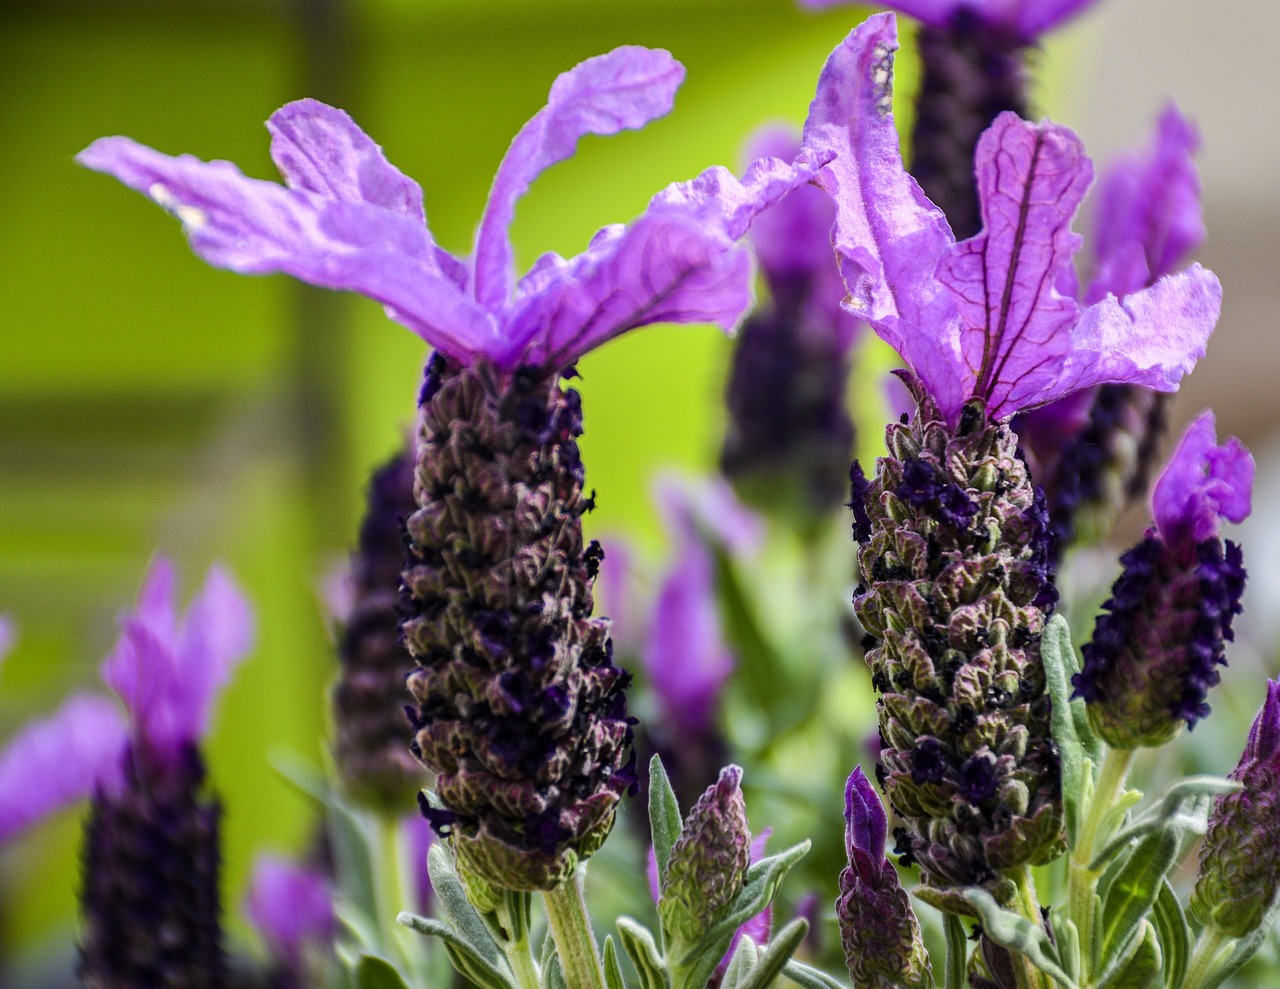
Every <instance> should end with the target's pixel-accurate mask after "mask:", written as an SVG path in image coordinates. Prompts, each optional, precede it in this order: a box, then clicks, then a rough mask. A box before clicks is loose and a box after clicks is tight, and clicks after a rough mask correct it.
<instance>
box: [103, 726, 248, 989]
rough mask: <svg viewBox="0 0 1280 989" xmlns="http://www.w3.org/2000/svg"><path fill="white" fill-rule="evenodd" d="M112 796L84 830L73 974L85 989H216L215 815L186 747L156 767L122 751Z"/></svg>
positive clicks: (195, 756) (220, 965)
mask: <svg viewBox="0 0 1280 989" xmlns="http://www.w3.org/2000/svg"><path fill="white" fill-rule="evenodd" d="M125 766H126V780H125V785H124V789H123V791H122V792H120V793H119V794H115V795H107V794H105V793H101V792H100V793H98V794H97V795H96V796H95V797H94V799H93V805H92V809H91V811H90V816H89V821H88V824H87V825H86V829H85V846H84V887H83V890H82V892H81V910H82V915H83V917H82V920H83V922H82V933H81V938H80V963H79V974H80V978H81V981H82V982H83V984H84V985H85V986H86V987H89V989H133V987H142V986H156V987H167V986H174V987H177V986H182V987H183V989H219V987H221V986H224V985H225V984H226V976H227V971H226V959H225V957H224V955H223V948H222V930H221V922H220V908H219V895H218V875H219V871H220V867H221V859H220V855H219V846H218V827H219V819H220V817H221V813H222V811H221V807H220V806H219V804H218V802H217V801H216V800H214V799H212V798H210V797H209V796H207V795H206V794H205V793H204V781H205V770H204V764H203V762H202V761H201V759H200V755H199V753H198V752H197V750H196V748H195V746H194V745H192V744H188V745H187V746H185V747H184V749H183V751H182V752H181V754H180V756H179V758H178V759H177V760H175V761H166V762H164V763H163V764H160V763H155V762H154V761H153V760H149V759H148V758H147V756H146V753H142V752H130V753H129V754H128V755H127V757H126V759H125Z"/></svg>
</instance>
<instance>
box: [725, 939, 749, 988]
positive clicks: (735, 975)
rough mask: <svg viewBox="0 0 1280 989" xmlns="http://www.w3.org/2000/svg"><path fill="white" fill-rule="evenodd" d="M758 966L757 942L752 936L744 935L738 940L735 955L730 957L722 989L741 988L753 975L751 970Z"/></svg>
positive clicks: (734, 950)
mask: <svg viewBox="0 0 1280 989" xmlns="http://www.w3.org/2000/svg"><path fill="white" fill-rule="evenodd" d="M755 967H756V943H755V942H754V941H752V940H751V938H749V937H746V936H743V937H742V938H740V939H739V940H738V946H737V947H736V948H734V949H733V956H732V957H731V958H730V959H729V965H728V967H727V968H726V969H725V972H724V981H722V982H721V983H720V985H721V989H741V987H742V985H743V984H744V983H745V982H746V980H747V979H748V978H750V977H751V971H752V969H754V968H755Z"/></svg>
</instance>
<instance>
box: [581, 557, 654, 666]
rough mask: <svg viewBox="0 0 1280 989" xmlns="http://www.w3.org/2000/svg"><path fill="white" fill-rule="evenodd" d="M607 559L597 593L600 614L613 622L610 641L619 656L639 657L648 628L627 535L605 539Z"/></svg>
mask: <svg viewBox="0 0 1280 989" xmlns="http://www.w3.org/2000/svg"><path fill="white" fill-rule="evenodd" d="M600 544H601V546H602V547H603V548H604V559H603V560H601V561H600V576H599V578H598V579H597V580H596V585H595V588H594V590H593V594H594V597H595V601H596V606H597V607H596V613H597V614H599V615H601V616H602V617H604V618H608V619H609V638H610V639H612V641H613V648H614V652H615V653H617V654H618V655H619V656H638V655H640V651H641V649H642V648H643V642H644V638H645V635H646V634H647V629H646V628H645V622H644V619H643V618H642V617H641V614H642V610H641V606H640V604H639V599H640V595H641V587H640V579H639V578H640V571H639V567H638V565H637V563H636V560H635V550H634V548H633V547H632V545H631V543H630V542H628V541H627V539H626V537H625V536H608V537H602V538H601V540H600Z"/></svg>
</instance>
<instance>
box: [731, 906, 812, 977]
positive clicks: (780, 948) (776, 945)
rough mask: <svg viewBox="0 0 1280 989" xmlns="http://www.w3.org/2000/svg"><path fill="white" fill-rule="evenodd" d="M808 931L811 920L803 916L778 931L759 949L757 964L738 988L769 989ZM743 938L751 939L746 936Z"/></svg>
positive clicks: (744, 939)
mask: <svg viewBox="0 0 1280 989" xmlns="http://www.w3.org/2000/svg"><path fill="white" fill-rule="evenodd" d="M807 933H809V922H808V921H807V920H805V919H804V918H803V917H797V918H796V919H795V920H793V921H791V923H789V924H787V926H786V927H784V928H783V929H782V930H780V931H778V932H777V933H776V934H775V935H774V936H773V938H772V940H770V942H769V944H768V945H767V946H766V947H765V948H764V949H763V950H759V949H757V952H756V961H755V966H754V967H753V968H752V969H751V972H750V974H749V975H748V976H747V978H746V979H744V980H743V981H742V982H740V983H739V984H738V989H767V987H768V986H771V985H772V984H773V980H774V979H776V978H777V977H778V976H779V975H780V974H781V973H782V971H783V969H784V968H785V967H786V965H787V962H788V961H790V960H791V956H792V955H794V954H795V953H796V949H798V948H799V947H800V942H802V941H803V940H804V936H805V935H806V934H807ZM742 940H743V941H749V940H751V939H750V938H747V937H744V938H743V939H742ZM739 943H742V942H739Z"/></svg>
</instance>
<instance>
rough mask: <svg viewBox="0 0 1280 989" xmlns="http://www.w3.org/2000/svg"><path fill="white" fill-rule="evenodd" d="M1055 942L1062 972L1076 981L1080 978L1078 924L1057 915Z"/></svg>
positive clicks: (1054, 928)
mask: <svg viewBox="0 0 1280 989" xmlns="http://www.w3.org/2000/svg"><path fill="white" fill-rule="evenodd" d="M1053 940H1054V944H1055V945H1056V946H1057V949H1058V961H1060V962H1061V963H1062V970H1063V971H1064V972H1066V973H1067V975H1068V976H1069V977H1070V978H1071V979H1072V980H1073V981H1074V980H1077V979H1079V978H1080V968H1081V964H1080V931H1079V929H1078V928H1077V927H1076V922H1075V921H1074V920H1071V919H1070V918H1068V917H1065V916H1062V915H1060V914H1057V913H1055V914H1054V919H1053Z"/></svg>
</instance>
